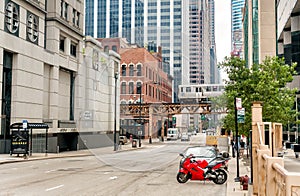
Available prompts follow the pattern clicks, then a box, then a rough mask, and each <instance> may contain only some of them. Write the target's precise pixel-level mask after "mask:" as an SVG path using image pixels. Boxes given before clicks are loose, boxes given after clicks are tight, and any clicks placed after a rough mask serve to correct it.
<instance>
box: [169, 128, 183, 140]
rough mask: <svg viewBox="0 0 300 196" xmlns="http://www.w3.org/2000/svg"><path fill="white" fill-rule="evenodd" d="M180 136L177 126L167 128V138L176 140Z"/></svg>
mask: <svg viewBox="0 0 300 196" xmlns="http://www.w3.org/2000/svg"><path fill="white" fill-rule="evenodd" d="M179 138H180V132H179V130H178V129H177V128H168V132H167V140H177V139H179Z"/></svg>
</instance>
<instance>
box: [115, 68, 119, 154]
mask: <svg viewBox="0 0 300 196" xmlns="http://www.w3.org/2000/svg"><path fill="white" fill-rule="evenodd" d="M118 78H119V72H115V114H114V151H117V80H118Z"/></svg>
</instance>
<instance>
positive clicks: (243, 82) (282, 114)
mask: <svg viewBox="0 0 300 196" xmlns="http://www.w3.org/2000/svg"><path fill="white" fill-rule="evenodd" d="M295 66H296V64H293V65H292V66H290V65H286V64H285V63H284V59H279V58H278V57H272V58H271V57H266V59H265V61H264V62H263V63H261V64H254V65H253V66H252V67H251V68H247V67H246V63H245V61H244V60H242V59H240V58H237V57H226V58H225V60H224V62H223V63H222V64H220V65H219V67H220V68H222V69H223V70H225V72H226V73H227V75H228V79H229V80H227V81H226V88H225V93H224V97H226V98H224V97H223V98H221V99H222V100H223V101H224V100H226V106H227V108H228V110H229V112H228V115H227V116H226V117H225V118H224V119H223V126H224V128H226V129H227V130H234V128H235V113H234V112H235V111H234V101H235V97H238V98H241V99H242V107H243V108H245V110H246V113H245V123H243V124H239V125H238V126H239V134H244V135H246V136H248V134H249V130H250V129H251V120H252V118H251V105H252V102H253V101H261V102H262V103H263V121H264V122H278V123H282V124H287V123H288V121H289V122H291V121H293V119H295V115H296V112H295V111H294V110H293V109H292V108H293V104H294V101H295V93H296V89H289V88H288V87H287V86H286V85H287V83H289V82H291V81H292V80H293V74H295V71H294V70H295ZM219 102H220V101H219Z"/></svg>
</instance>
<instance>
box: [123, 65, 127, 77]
mask: <svg viewBox="0 0 300 196" xmlns="http://www.w3.org/2000/svg"><path fill="white" fill-rule="evenodd" d="M122 76H126V65H122Z"/></svg>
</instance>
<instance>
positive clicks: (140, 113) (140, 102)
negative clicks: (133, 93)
mask: <svg viewBox="0 0 300 196" xmlns="http://www.w3.org/2000/svg"><path fill="white" fill-rule="evenodd" d="M139 93H140V101H139V104H140V105H139V107H140V110H139V123H140V129H139V131H138V137H139V147H141V146H142V143H141V133H142V130H141V129H142V84H140V85H139Z"/></svg>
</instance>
